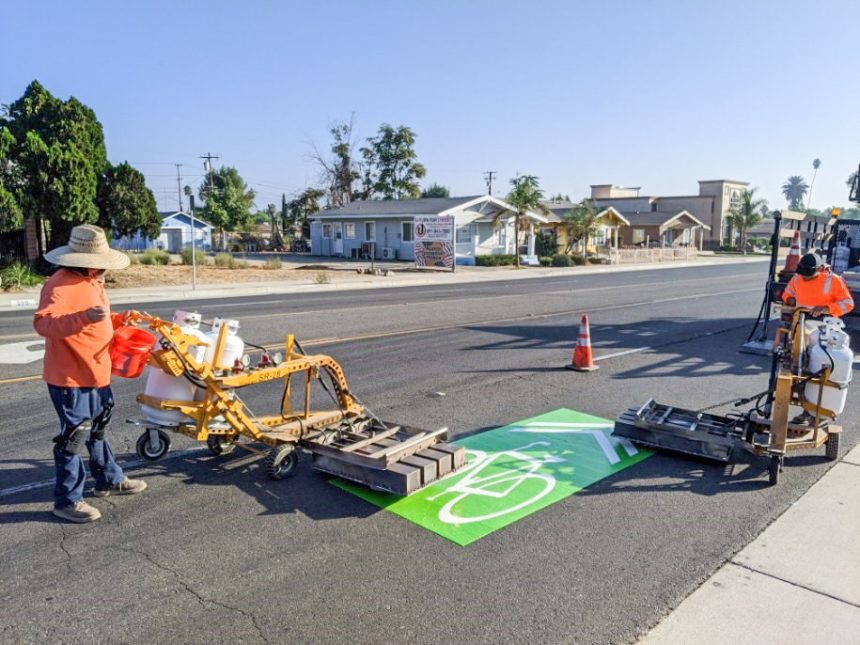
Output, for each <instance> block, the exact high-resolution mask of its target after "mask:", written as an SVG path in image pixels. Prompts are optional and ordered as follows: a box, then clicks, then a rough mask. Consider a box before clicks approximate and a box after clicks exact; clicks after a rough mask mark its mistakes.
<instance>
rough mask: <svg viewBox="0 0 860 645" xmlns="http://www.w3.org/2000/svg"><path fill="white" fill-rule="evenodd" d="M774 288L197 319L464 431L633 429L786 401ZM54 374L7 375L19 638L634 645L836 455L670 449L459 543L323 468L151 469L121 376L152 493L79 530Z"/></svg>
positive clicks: (724, 279) (130, 433) (184, 456)
mask: <svg viewBox="0 0 860 645" xmlns="http://www.w3.org/2000/svg"><path fill="white" fill-rule="evenodd" d="M765 273H766V265H765V264H742V265H730V266H721V267H714V266H709V267H702V268H693V269H690V268H685V269H670V270H661V271H642V272H635V271H631V272H623V273H611V274H601V275H590V276H581V277H553V278H546V279H531V280H518V281H510V282H494V283H481V284H458V285H453V286H433V287H421V288H403V289H399V288H398V289H385V290H378V291H363V292H334V293H325V294H303V295H277V296H265V297H249V298H244V299H231V300H221V301H217V300H212V301H196V302H195V303H193V308H195V309H197V310H199V311H201V313H203V314H204V317H207V318H208V317H212V316H215V315H226V316H230V317H235V318H238V319H239V320H240V321H241V322H242V330H241V335H242V336H243V337H244V338H246V339H247V340H249V341H252V342H254V343H257V344H261V345H269V344H277V343H281V342H283V338H284V335H285V334H286V333H295V334H296V335H297V336H298V338H299V339H301V340H303V341H304V344H305V346H306V347H308V348H313V351H314V352H324V353H328V354H331V355H333V356H334V357H335V358H336V359H337V360H338V361H339V362H340V363H341V364H342V365H343V367H344V370H345V372H346V376H347V379H348V380H349V382H350V385H351V389H352V390H353V391H355V392H356V393H357V394H358V395H359V396H360V397H361V399H362V400H363V401H364V402H365V403H366V404H367V405H368V406H369V407H370V408H372V409H373V410H374V412H376V413H377V414H378V415H379V416H381V417H383V418H386V419H392V420H395V421H399V422H404V423H410V424H413V425H417V426H421V427H426V428H431V429H432V428H436V427H440V426H448V427H450V428H452V430H453V435H454V436H455V437H457V436H463V435H466V434H470V433H475V432H479V431H481V430H484V429H488V428H493V427H497V426H500V425H505V424H508V423H511V422H514V421H517V420H519V419H523V418H526V417H530V416H533V415H537V414H541V413H543V412H547V411H550V410H554V409H557V408H561V407H568V408H573V409H576V410H580V411H583V412H588V413H591V414H595V415H598V416H602V417H606V418H610V419H612V418H615V417H616V416H617V415H618V414H620V413H621V412H622V411H623V410H624V409H626V408H627V407H629V406H631V405H634V404H639V403H642V402H644V401H645V400H646V399H648V398H649V397H655V398H656V399H657V400H658V401H660V402H664V403H668V404H674V405H678V406H682V407H687V408H700V407H704V406H707V405H710V404H712V403H716V402H719V401H724V400H728V399H731V398H733V397H741V396H745V395H749V394H752V393H756V392H759V391H761V390H764V389H765V388H766V386H767V370H768V359H767V358H765V357H757V356H753V355H749V354H742V353H739V352H738V351H737V349H738V347H739V346H740V344H741V343H742V342H743V341H744V340H745V339H746V336H747V334H748V333H749V331H750V329H751V326H752V322H753V320H754V319H755V316H756V313H757V312H758V308H759V305H760V301H761V298H762V295H763V290H764V287H763V284H762V281H763V279H764V274H765ZM135 308H137V309H146V310H147V311H149V312H151V313H154V314H159V315H163V316H167V315H170V314H171V313H172V311H173V310H174V309H176V308H185V307H182V305H181V303H152V304H147V303H140V304H139V305H136V306H135ZM584 311H587V312H588V313H589V314H590V318H591V323H592V327H591V334H592V342H593V345H594V352H595V356H596V357H597V359H598V362H599V365H600V370H599V371H597V372H593V373H589V374H582V373H576V372H570V371H567V370H564V369H563V366H564V365H565V364H566V363H568V362H570V355H571V350H572V347H573V344H574V342H575V339H576V335H577V325H578V321H579V314H580V313H581V312H584ZM30 321H31V314H30V313H26V312H17V313H7V314H2V315H0V349H2V345H4V344H6V345H8V344H10V343H29V342H32V341H38V338H37V337H36V336H35V335H33V333H32V328H31V326H30ZM40 366H41V365H40V363H39V362H38V361H36V362H31V363H20V364H0V410H2V413H3V419H2V433H3V441H2V443H0V553H2V561H3V576H2V577H0V607H2V608H3V612H2V616H3V617H2V620H0V641H2V642H14V643H18V642H24V643H27V642H32V643H45V642H123V643H153V642H165V643H168V642H186V643H203V642H245V643H257V642H263V643H286V642H292V643H305V642H314V643H317V642H319V643H341V642H364V643H389V642H397V643H400V642H404V643H406V642H408V643H413V642H414V643H430V642H433V643H446V642H455V641H461V642H476V643H513V642H533V643H560V642H564V643H626V642H634V641H635V640H636V639H637V638H638V636H639V635H641V634H642V633H644V632H645V631H647V630H648V629H649V627H651V626H653V625H654V624H655V623H656V622H657V621H658V620H659V618H660V617H661V616H662V615H663V614H664V613H666V612H667V611H670V610H671V609H672V608H673V607H674V606H676V605H677V604H678V603H679V602H680V601H681V600H682V599H683V598H684V597H685V596H687V595H688V594H689V593H690V592H691V591H692V590H693V589H695V588H696V587H697V586H698V585H699V584H701V583H702V582H703V581H704V580H705V579H706V578H707V577H708V576H709V575H710V574H711V573H712V572H713V571H715V570H716V569H717V568H718V567H719V566H720V565H721V564H722V563H723V562H724V561H725V560H726V559H727V558H728V557H729V556H731V555H732V554H733V553H735V552H736V551H738V550H739V549H741V548H742V547H743V546H744V545H746V544H747V543H748V542H750V541H751V540H752V539H753V538H754V537H755V536H756V535H758V534H759V533H760V532H761V531H762V530H763V529H764V528H765V527H766V526H767V525H768V524H769V523H770V522H771V521H772V520H773V519H774V518H775V517H777V516H778V515H779V514H781V513H782V512H783V511H784V510H785V509H786V508H787V507H788V506H789V505H790V504H792V503H793V502H794V501H795V500H796V499H797V498H798V497H799V496H800V495H801V494H802V493H803V492H804V491H806V490H807V489H808V488H809V486H810V485H811V484H812V483H813V482H815V481H816V480H817V479H818V478H819V477H820V476H821V475H822V474H823V473H824V472H825V470H826V469H827V468H829V466H830V465H831V463H832V462H828V461H826V460H825V459H824V456H823V448H822V449H820V450H818V451H816V452H815V453H809V454H798V455H795V456H791V457H790V458H789V459H788V460H787V468H786V471H785V472H784V473H783V476H782V478H781V480H780V483H779V485H778V486H774V487H770V486H768V484H767V473H766V470H765V468H764V463H763V462H762V463H759V462H758V461H756V460H754V459H750V460H745V461H743V462H742V463H738V464H733V465H721V464H713V463H709V462H705V461H697V460H694V459H684V458H677V457H674V456H669V455H664V454H658V455H656V456H654V457H652V458H650V459H647V460H645V461H643V462H642V463H640V464H637V465H635V466H633V467H631V468H629V469H627V470H624V471H622V472H621V473H618V474H617V475H615V476H613V477H610V478H608V479H605V480H603V481H600V482H598V483H597V484H595V485H593V486H591V487H589V488H587V489H586V490H584V491H582V492H580V493H578V494H576V495H574V496H572V497H569V498H567V499H566V500H564V501H561V502H559V503H557V504H554V505H552V506H550V507H548V508H546V509H544V510H542V511H540V512H538V513H535V514H533V515H530V516H528V517H526V518H525V519H522V520H520V521H519V522H516V523H514V524H512V525H510V526H508V527H506V528H504V529H501V530H499V531H496V532H495V533H492V534H490V535H489V536H487V537H484V538H483V539H481V540H479V541H477V542H475V543H473V544H471V545H470V546H468V547H460V546H457V545H455V544H453V543H450V542H448V541H447V540H445V539H444V538H441V537H439V536H437V535H435V534H433V533H430V532H428V531H426V530H425V529H423V528H421V527H419V526H417V525H415V524H412V523H410V522H408V521H406V520H403V519H401V518H399V517H397V516H395V515H393V514H391V513H388V512H386V511H382V510H379V509H377V508H376V507H374V506H372V505H370V504H368V503H365V502H363V501H361V500H359V499H358V498H356V497H354V496H353V495H351V494H348V493H346V492H343V491H341V490H339V489H338V488H336V487H335V486H333V485H332V484H330V483H329V482H328V480H327V478H326V477H325V476H323V475H322V474H320V473H317V472H315V471H313V470H312V469H311V468H310V467H309V464H308V462H309V460H307V459H305V460H304V461H303V462H302V464H301V465H300V468H299V471H298V473H297V474H296V475H295V476H294V477H293V478H291V479H289V480H285V481H279V482H276V481H271V480H269V479H267V478H266V476H265V474H264V472H263V469H262V467H261V464H260V459H259V458H258V457H256V456H253V455H249V454H248V453H245V452H244V451H237V452H236V453H234V455H231V456H230V457H226V458H218V457H214V456H212V455H211V454H210V453H209V452H208V451H207V449H206V448H205V446H201V445H200V444H197V443H195V442H193V441H191V440H188V439H185V438H183V437H178V436H177V437H175V438H174V441H173V448H172V452H171V454H170V455H169V456H168V457H167V458H166V459H164V460H162V461H160V462H157V463H155V464H151V463H141V462H140V461H139V460H138V459H137V458H136V456H135V455H134V442H135V440H136V439H137V436H138V435H139V429H136V428H134V427H132V426H129V425H126V424H123V423H121V421H122V419H124V418H126V417H130V416H134V415H136V414H137V409H136V404H135V403H134V397H135V395H136V394H137V393H138V391H139V390H140V388H141V387H142V385H143V383H142V381H123V380H121V379H116V380H115V383H114V391H115V395H116V398H117V402H118V409H117V411H116V412H115V414H114V418H115V419H116V421H115V422H114V425H113V427H112V428H111V431H110V432H111V437H112V441H113V445H114V449H115V451H116V452H117V453H118V454H119V456H120V458H121V459H122V460H123V461H125V462H126V463H127V470H128V473H129V474H130V475H131V476H133V477H143V478H145V479H146V480H147V481H148V482H149V486H150V487H149V489H148V490H147V491H146V492H145V493H144V494H143V495H140V496H134V497H120V498H116V497H110V498H106V499H96V500H92V503H93V504H94V505H96V506H97V507H99V508H100V509H101V510H102V511H103V519H102V520H101V521H99V522H96V523H93V524H89V525H70V524H64V523H61V522H59V521H58V520H56V519H55V518H54V517H53V516H52V515H51V514H50V508H51V501H50V499H51V481H52V461H51V459H50V448H51V443H50V438H51V437H52V436H53V434H55V431H56V430H55V427H56V421H55V416H54V412H53V410H52V409H51V407H50V404H49V402H48V397H47V393H46V390H45V386H44V384H43V383H42V382H41V381H40V380H38V377H37V376H36V377H34V375H38V373H39V370H40ZM442 394H444V395H442ZM278 396H279V391H278V390H277V388H276V387H275V386H274V385H272V386H271V387H267V386H261V387H259V388H254V389H252V390H245V391H243V398H244V399H245V400H246V401H247V403H248V404H249V406H250V408H251V409H252V410H254V412H257V413H261V412H266V411H267V410H274V409H275V408H276V406H277V401H278ZM858 407H860V397H856V396H851V397H849V403H848V409H847V410H846V412H845V414H844V415H843V423H844V425H845V434H844V435H843V439H842V441H843V446H844V447H843V450H848V449H849V448H850V447H851V446H853V445H854V444H856V443H857V440H858V432H857V426H856V423H854V422H853V419H856V418H857V413H858ZM729 409H730V408H729V407H725V408H722V409H721V410H718V412H727V411H729ZM88 499H89V498H88ZM765 610H766V609H765ZM714 611H719V608H716V607H715V608H714ZM728 619H729V617H727V620H728Z"/></svg>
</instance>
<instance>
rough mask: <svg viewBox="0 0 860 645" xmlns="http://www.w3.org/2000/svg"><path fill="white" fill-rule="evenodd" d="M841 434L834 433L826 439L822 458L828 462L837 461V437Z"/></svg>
mask: <svg viewBox="0 0 860 645" xmlns="http://www.w3.org/2000/svg"><path fill="white" fill-rule="evenodd" d="M841 434H842V433H841V432H834V433H833V434H832V435H830V436H829V437H827V443H826V444H824V456H825V457H827V458H828V459H829V460H830V461H836V460H837V459H839V436H840V435H841Z"/></svg>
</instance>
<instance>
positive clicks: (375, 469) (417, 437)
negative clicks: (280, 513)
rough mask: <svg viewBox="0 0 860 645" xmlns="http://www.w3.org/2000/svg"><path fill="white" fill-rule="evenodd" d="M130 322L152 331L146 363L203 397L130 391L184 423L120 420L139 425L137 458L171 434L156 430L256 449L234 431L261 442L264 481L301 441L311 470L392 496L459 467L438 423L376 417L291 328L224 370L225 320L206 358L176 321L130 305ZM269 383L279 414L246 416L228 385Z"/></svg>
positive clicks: (159, 449)
mask: <svg viewBox="0 0 860 645" xmlns="http://www.w3.org/2000/svg"><path fill="white" fill-rule="evenodd" d="M135 322H141V323H144V324H146V325H148V326H149V328H150V329H152V330H153V331H154V332H156V333H157V334H158V336H159V342H158V344H157V345H156V347H155V348H154V349H153V350H152V352H151V355H150V365H151V368H152V369H160V370H162V371H164V372H165V373H167V374H169V375H171V376H173V377H184V378H186V379H188V380H189V381H190V382H191V383H192V384H194V385H195V386H197V387H198V388H200V389H202V390H205V398H204V399H203V400H199V401H171V400H163V399H159V398H155V397H152V396H148V395H146V394H140V395H138V397H137V400H138V402H139V403H141V404H143V405H146V406H150V407H151V408H155V409H157V410H170V411H177V412H179V413H181V414H182V415H185V416H186V417H188V422H182V423H176V424H163V423H158V422H154V421H150V420H137V419H135V420H129V422H130V423H133V424H135V425H139V426H143V427H144V428H145V429H144V432H143V434H141V436H140V438H139V439H138V441H137V453H138V455H139V456H140V457H142V458H144V459H148V460H156V459H160V458H161V457H163V456H164V455H165V454H166V453H167V451H168V450H169V448H170V438H169V435H168V434H167V433H166V432H165V431H164V430H165V429H167V430H172V431H174V432H177V433H180V434H183V435H186V436H188V437H191V438H192V439H195V440H197V441H205V442H206V443H207V446H208V447H209V449H210V451H212V452H213V453H214V454H216V455H223V454H227V453H229V452H232V450H233V448H234V447H235V446H236V445H242V446H243V447H245V448H246V449H248V450H251V451H252V452H261V451H259V450H257V449H255V448H252V447H251V446H250V445H248V443H245V442H243V443H241V444H240V443H239V442H238V440H239V439H240V437H241V438H245V439H247V440H249V441H250V442H252V443H253V442H258V443H262V444H265V445H266V446H268V447H269V451H268V455H267V457H266V459H267V461H266V467H267V470H268V474H269V476H270V477H272V478H273V479H283V478H285V477H287V476H289V475H291V474H292V473H293V472H294V470H295V467H296V465H297V463H298V452H297V451H296V447H297V446H300V447H302V448H303V449H305V450H307V451H309V452H310V453H312V454H313V456H314V465H315V467H316V468H318V469H319V470H324V471H326V472H329V473H331V474H335V475H338V476H341V477H344V478H346V479H351V480H354V481H359V482H361V483H363V484H365V485H367V486H370V487H372V488H376V489H380V490H385V491H388V492H393V493H397V494H408V493H411V492H413V491H414V490H417V489H418V488H421V487H423V486H426V485H427V484H429V483H430V482H432V481H434V480H435V479H437V478H439V477H441V476H444V475H445V474H447V473H448V472H451V471H453V470H456V469H457V468H460V467H462V466H463V465H464V464H465V450H464V449H463V448H460V447H458V446H452V445H450V444H447V443H443V441H444V439H445V438H446V437H447V433H448V429H447V428H441V429H439V430H435V431H426V430H421V429H417V428H412V427H410V426H406V425H402V424H388V423H385V422H383V421H381V420H379V419H378V418H376V417H375V416H374V415H372V414H371V413H370V412H369V411H368V410H367V408H366V407H365V406H364V405H362V404H361V403H360V402H359V401H358V399H357V398H356V397H355V396H354V395H353V394H352V393H351V392H350V391H349V387H348V385H347V381H346V377H345V376H344V373H343V370H342V369H341V367H340V365H339V364H338V363H337V362H336V361H335V360H334V359H333V358H332V357H330V356H327V355H324V354H318V355H309V354H305V353H304V352H303V351H302V350H301V345H300V344H299V343H298V342H297V341H296V340H295V339H294V337H293V336H292V335H288V336H287V337H286V342H285V346H284V355H283V358H282V359H280V360H272V358H271V357H270V356H269V354H268V353H265V354H264V355H263V359H262V360H261V361H260V364H259V365H257V366H255V367H248V366H245V365H235V366H231V367H229V368H226V367H224V366H222V365H221V363H222V356H223V353H224V347H225V345H226V342H227V334H228V328H227V326H222V327H221V328H220V331H219V333H218V336H217V340H216V345H215V352H214V358H213V359H212V360H211V362H207V361H202V360H197V358H195V355H194V352H193V351H192V348H193V347H199V346H200V345H201V341H200V339H199V338H197V337H195V336H191V335H188V334H186V333H184V332H183V331H182V329H181V328H180V326H179V325H177V324H176V323H173V322H168V321H164V320H161V319H159V318H157V317H155V316H150V315H148V314H140V313H137V312H133V313H132V314H131V315H130V316H129V323H135ZM294 375H304V384H303V388H304V397H303V405H302V407H301V409H296V410H293V409H291V407H290V406H291V403H290V398H291V396H290V395H291V393H292V392H291V387H292V383H291V381H292V377H293V376H294ZM324 376H325V377H327V378H328V380H329V381H330V383H331V388H329V387H328V385H327V384H326V382H325V380H324ZM278 380H282V381H283V383H284V390H283V394H282V397H281V405H280V411H279V412H278V413H277V414H271V415H264V416H253V415H252V414H251V413H250V412H249V411H248V408H247V406H246V405H245V403H244V402H243V401H242V400H241V398H240V397H239V396H238V393H237V390H239V389H241V388H244V387H248V386H251V385H255V384H260V383H270V382H272V381H278ZM314 382H319V383H320V384H321V385H322V387H323V388H324V389H325V390H326V391H327V392H328V393H329V394H330V395H331V396H332V399H333V400H334V402H335V403H336V405H337V407H336V408H334V409H328V410H314V409H312V407H311V386H312V384H313V383H314Z"/></svg>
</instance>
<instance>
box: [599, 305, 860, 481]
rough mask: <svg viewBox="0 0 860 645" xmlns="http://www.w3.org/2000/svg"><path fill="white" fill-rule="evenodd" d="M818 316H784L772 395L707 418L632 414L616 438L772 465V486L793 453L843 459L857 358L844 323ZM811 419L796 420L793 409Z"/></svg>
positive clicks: (664, 411)
mask: <svg viewBox="0 0 860 645" xmlns="http://www.w3.org/2000/svg"><path fill="white" fill-rule="evenodd" d="M811 313H812V312H811V310H809V309H806V308H802V307H789V306H785V307H783V308H782V316H781V325H780V327H779V328H778V329H777V331H776V335H775V338H774V342H773V347H772V349H771V371H770V382H769V384H768V389H767V390H765V391H764V392H761V393H759V394H756V395H753V396H751V397H745V398H742V399H738V400H734V401H726V402H724V403H720V404H717V405H714V406H710V407H707V408H703V409H700V410H686V409H683V408H680V407H676V406H669V405H664V404H660V403H656V402H655V401H654V399H649V400H648V401H646V402H645V404H644V405H642V406H639V407H632V408H629V409H628V410H627V411H625V412H624V413H623V414H622V415H621V416H620V417H618V419H616V421H615V429H614V431H613V434H615V435H616V436H619V437H624V438H626V439H630V440H632V441H634V442H636V443H640V444H642V445H645V446H650V447H653V448H658V449H662V450H668V451H674V452H681V453H686V454H688V455H693V456H697V457H703V458H706V459H714V460H717V461H724V462H728V461H730V460H731V459H732V455H733V453H734V452H735V451H736V450H739V449H744V450H750V451H752V452H753V453H755V454H757V455H760V456H763V457H765V458H768V459H769V461H768V475H769V481H770V483H771V484H776V483H778V481H779V475H780V473H781V472H782V470H783V465H784V461H785V457H786V455H787V453H789V452H793V451H797V450H810V449H814V448H820V447H821V446H824V453H825V457H826V458H827V459H830V460H835V459H837V458H838V456H839V438H840V436H841V432H842V427H841V426H839V425H836V424H835V423H834V421H835V420H836V419H837V417H838V416H839V415H840V414H842V412H843V410H844V408H845V403H846V400H847V396H848V388H849V385H850V384H851V379H852V373H853V361H854V353H853V352H852V351H851V348H850V345H849V341H850V339H849V337H848V334H847V333H845V331H844V329H845V325H844V323H843V322H842V321H841V320H840V319H838V318H834V317H829V316H828V317H825V318H824V319H822V320H815V319H812V318H811V317H810V316H811ZM750 402H752V403H753V408H752V409H749V410H746V411H745V412H736V413H732V414H729V415H726V416H720V415H715V414H708V413H707V412H706V410H709V409H712V408H716V407H720V406H722V405H726V404H727V403H734V404H735V406H740V405H744V404H748V403H750ZM791 406H796V407H795V409H796V410H802V411H803V412H804V413H805V414H804V415H803V417H800V416H797V417H794V418H790V417H791V413H790V407H791Z"/></svg>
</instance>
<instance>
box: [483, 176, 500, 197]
mask: <svg viewBox="0 0 860 645" xmlns="http://www.w3.org/2000/svg"><path fill="white" fill-rule="evenodd" d="M497 174H498V173H497V172H496V171H495V170H488V171H487V172H485V173H484V179H485V181H486V182H487V194H488V195H492V194H493V175H497Z"/></svg>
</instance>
